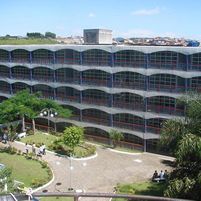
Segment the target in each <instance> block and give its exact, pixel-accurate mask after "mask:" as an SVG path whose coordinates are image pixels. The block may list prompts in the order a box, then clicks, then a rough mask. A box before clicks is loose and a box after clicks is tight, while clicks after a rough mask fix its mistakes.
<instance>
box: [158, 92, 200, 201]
mask: <svg viewBox="0 0 201 201" xmlns="http://www.w3.org/2000/svg"><path fill="white" fill-rule="evenodd" d="M182 101H183V102H184V104H185V106H186V115H185V118H184V119H183V120H168V121H167V122H166V123H165V124H164V126H163V128H162V138H161V141H162V143H166V144H167V145H169V146H171V145H172V151H173V153H174V155H175V157H176V168H175V169H174V170H173V172H172V173H171V176H170V181H169V185H168V188H167V190H166V191H165V195H166V196H169V197H178V198H188V199H194V200H201V96H200V95H197V94H196V95H195V94H194V95H191V96H186V97H183V98H182Z"/></svg>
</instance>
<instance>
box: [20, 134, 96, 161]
mask: <svg viewBox="0 0 201 201" xmlns="http://www.w3.org/2000/svg"><path fill="white" fill-rule="evenodd" d="M60 138H61V137H58V136H55V135H46V134H44V133H42V132H36V133H35V134H34V135H29V136H26V137H24V138H22V139H21V141H22V142H24V143H28V144H33V142H34V143H35V144H36V146H37V147H40V146H41V144H42V143H44V144H45V145H46V147H47V149H48V150H52V151H55V152H56V153H59V154H62V155H69V148H68V147H67V146H65V145H64V144H63V143H62V142H61V141H60V140H59V139H60ZM56 140H57V141H58V142H57V143H54V142H55V141H56ZM95 151H96V148H95V146H93V145H90V144H87V143H83V144H81V145H79V146H77V147H75V154H74V157H76V158H81V157H88V156H91V155H93V154H94V153H95Z"/></svg>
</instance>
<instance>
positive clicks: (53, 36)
mask: <svg viewBox="0 0 201 201" xmlns="http://www.w3.org/2000/svg"><path fill="white" fill-rule="evenodd" d="M45 37H46V38H56V34H55V33H52V32H49V31H48V32H46V33H45Z"/></svg>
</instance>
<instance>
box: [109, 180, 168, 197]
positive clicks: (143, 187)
mask: <svg viewBox="0 0 201 201" xmlns="http://www.w3.org/2000/svg"><path fill="white" fill-rule="evenodd" d="M165 189H166V183H162V182H160V183H157V182H143V183H134V184H118V185H117V193H120V194H131V195H134V194H136V195H151V196H163V192H164V190H165ZM112 200H113V201H125V200H126V199H123V198H118V199H112Z"/></svg>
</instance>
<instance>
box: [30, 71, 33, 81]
mask: <svg viewBox="0 0 201 201" xmlns="http://www.w3.org/2000/svg"><path fill="white" fill-rule="evenodd" d="M32 80H33V69H32V68H31V69H30V81H32Z"/></svg>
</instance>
